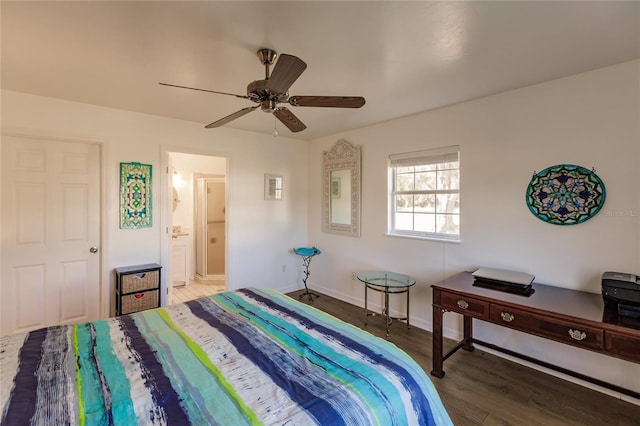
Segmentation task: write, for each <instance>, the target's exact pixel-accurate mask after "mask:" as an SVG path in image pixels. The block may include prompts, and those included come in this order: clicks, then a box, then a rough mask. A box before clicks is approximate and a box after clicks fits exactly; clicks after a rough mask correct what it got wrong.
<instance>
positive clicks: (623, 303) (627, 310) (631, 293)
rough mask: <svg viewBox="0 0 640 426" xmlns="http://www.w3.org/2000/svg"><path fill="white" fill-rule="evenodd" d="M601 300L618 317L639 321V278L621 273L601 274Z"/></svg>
mask: <svg viewBox="0 0 640 426" xmlns="http://www.w3.org/2000/svg"><path fill="white" fill-rule="evenodd" d="M602 299H603V300H604V303H605V304H606V305H607V306H611V307H614V308H616V309H617V310H618V315H621V316H625V317H631V318H637V319H640V277H638V276H637V275H632V274H625V273H622V272H605V273H604V274H602Z"/></svg>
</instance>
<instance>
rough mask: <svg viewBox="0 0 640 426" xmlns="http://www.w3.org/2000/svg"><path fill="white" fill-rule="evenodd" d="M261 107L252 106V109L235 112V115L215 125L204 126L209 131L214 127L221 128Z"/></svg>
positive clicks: (222, 119) (214, 123)
mask: <svg viewBox="0 0 640 426" xmlns="http://www.w3.org/2000/svg"><path fill="white" fill-rule="evenodd" d="M259 106H260V105H256V106H252V107H247V108H242V109H241V110H240V111H236V112H234V113H233V114H231V115H227V116H226V117H224V118H221V119H220V120H218V121H214V122H213V123H211V124H207V125H206V126H204V127H206V128H207V129H211V128H213V127H220V126H223V125H225V124H227V123H228V122H230V121H233V120H235V119H236V118H240V117H242V116H243V115H245V114H249V113H250V112H251V111H253V110H254V109H256V108H258V107H259Z"/></svg>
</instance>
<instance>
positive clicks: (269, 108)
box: [261, 99, 277, 114]
mask: <svg viewBox="0 0 640 426" xmlns="http://www.w3.org/2000/svg"><path fill="white" fill-rule="evenodd" d="M261 108H262V110H263V111H264V112H268V113H269V114H271V113H272V112H273V111H275V110H276V108H277V105H276V101H275V100H273V99H266V100H264V101H263V102H262V104H261Z"/></svg>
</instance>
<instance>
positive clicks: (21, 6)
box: [0, 1, 640, 140]
mask: <svg viewBox="0 0 640 426" xmlns="http://www.w3.org/2000/svg"><path fill="white" fill-rule="evenodd" d="M0 8H1V9H0V13H1V19H2V21H1V24H2V27H1V31H2V34H1V35H2V39H1V42H2V63H1V70H2V81H1V82H2V88H3V89H9V90H15V91H21V92H27V93H34V94H38V95H43V96H50V97H55V98H63V99H68V100H72V101H78V102H85V103H90V104H96V105H104V106H109V107H113V108H119V109H125V110H131V111H138V112H143V113H149V114H156V115H161V116H167V117H174V118H178V119H183V120H189V121H193V122H194V125H197V126H204V125H205V124H208V123H210V122H212V121H215V120H217V119H219V118H222V117H224V116H227V115H229V114H231V113H233V112H235V111H237V110H239V109H241V108H244V107H246V106H252V105H253V103H251V102H250V101H248V100H245V99H238V98H235V97H231V96H225V95H217V94H211V93H203V92H196V91H190V90H184V89H177V88H169V87H164V86H160V85H158V83H159V82H166V83H173V84H178V85H185V86H195V87H200V88H204V89H210V90H216V91H222V92H229V93H237V94H241V95H245V94H246V85H247V84H248V83H249V82H251V81H253V80H258V79H262V78H264V68H263V66H262V65H261V64H260V62H259V61H258V59H257V56H256V51H257V50H258V48H261V47H268V48H272V49H274V50H276V51H277V52H281V53H289V54H292V55H295V56H298V57H300V58H301V59H303V60H304V61H305V62H306V63H307V64H308V68H307V70H306V71H305V72H304V73H303V74H302V76H301V77H300V78H299V79H298V80H297V81H296V82H295V83H294V84H293V86H292V87H291V89H290V93H291V95H345V96H364V97H365V98H366V100H367V103H366V105H365V106H364V107H362V108H361V109H334V108H330V109H327V108H304V107H291V109H292V111H293V112H294V113H295V114H296V115H297V116H298V117H299V118H300V120H302V121H303V122H304V123H305V124H306V125H307V127H308V128H307V129H306V130H304V131H303V132H300V133H297V134H291V133H289V131H288V130H287V129H286V128H285V127H284V126H283V125H281V124H280V123H278V130H279V132H280V133H281V134H283V135H284V134H286V135H287V136H291V137H297V138H300V139H306V140H313V139H316V138H318V137H322V136H326V135H331V134H334V133H337V132H341V131H344V130H348V129H353V128H358V127H363V126H367V125H370V124H372V123H376V122H382V121H386V120H390V119H393V118H397V117H401V116H405V115H409V114H413V113H416V112H420V111H425V110H429V109H433V108H438V107H442V106H445V105H450V104H453V103H457V102H461V101H465V100H469V99H474V98H478V97H482V96H486V95H490V94H494V93H498V92H502V91H505V90H510V89H514V88H519V87H523V86H527V85H531V84H535V83H539V82H542V81H546V80H551V79H554V78H559V77H563V76H567V75H571V74H576V73H580V72H583V71H588V70H592V69H596V68H600V67H603V66H607V65H612V64H617V63H621V62H625V61H628V60H632V59H635V58H638V57H640V2H637V1H631V2H617V1H603V2H582V1H567V2H563V1H544V2H543V1H532V2H527V1H510V2H486V1H472V2H449V1H444V2H430V1H422V2H420V1H416V2H396V1H386V2H382V1H375V2H368V1H358V2H340V1H339V2H323V1H315V2H314V1H304V2H303V1H300V2H270V1H261V2H219V1H195V2H185V1H163V2H155V1H123V2H101V1H71V2H58V1H45V2H27V1H18V2H7V1H2V2H1V5H0ZM273 125H274V118H273V116H272V115H270V114H266V113H263V112H261V111H259V110H257V111H255V112H253V113H251V114H248V115H246V116H244V117H242V118H239V119H237V120H235V121H233V122H231V123H229V124H227V127H232V128H236V129H244V130H251V131H257V132H264V133H271V132H272V131H273ZM207 131H210V132H215V131H216V129H209V130H207Z"/></svg>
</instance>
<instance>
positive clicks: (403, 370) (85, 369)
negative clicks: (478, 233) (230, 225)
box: [0, 288, 452, 426]
mask: <svg viewBox="0 0 640 426" xmlns="http://www.w3.org/2000/svg"><path fill="white" fill-rule="evenodd" d="M0 404H1V405H0V406H1V408H2V420H1V422H2V424H3V425H23V424H36V425H53V424H56V425H58V424H71V425H74V424H77V425H83V424H86V425H109V424H114V425H131V424H145V425H147V424H153V425H155V424H170V425H186V424H197V425H203V424H210V425H233V426H236V425H244V424H265V425H311V424H320V425H338V424H350V425H385V426H388V425H431V424H437V425H440V424H445V425H446V424H452V423H451V420H450V419H449V416H448V415H447V412H446V411H445V409H444V407H443V405H442V402H441V400H440V398H439V396H438V394H437V393H436V390H435V388H434V387H433V384H432V383H431V381H430V380H429V378H428V377H427V375H426V374H425V373H424V371H423V370H422V369H421V368H420V366H419V365H418V364H417V363H415V362H414V361H413V360H412V359H411V358H410V357H409V356H408V355H407V354H405V353H404V352H403V351H401V350H400V349H398V348H397V347H396V346H394V345H393V344H391V343H389V342H387V341H385V340H382V339H379V338H377V337H374V336H372V335H371V334H369V333H366V332H364V331H362V330H359V329H357V328H356V327H354V326H352V325H350V324H347V323H345V322H342V321H340V320H338V319H336V318H334V317H332V316H330V315H328V314H326V313H324V312H322V311H319V310H317V309H315V308H313V307H310V306H307V305H304V304H302V303H299V302H297V301H295V300H293V299H291V298H289V297H288V296H286V295H284V294H282V293H279V292H277V291H274V290H268V289H257V288H247V289H242V290H238V291H233V292H232V291H227V292H224V293H219V294H217V295H214V296H212V297H205V298H201V299H197V300H193V301H190V302H186V303H181V304H178V305H173V306H168V307H164V308H157V309H151V310H148V311H143V312H137V313H134V314H129V315H122V316H119V317H115V318H109V319H105V320H100V321H94V322H89V323H81V324H75V325H61V326H54V327H47V328H43V329H40V330H35V331H32V332H29V333H24V334H16V335H12V336H7V337H2V338H1V339H0Z"/></svg>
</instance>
